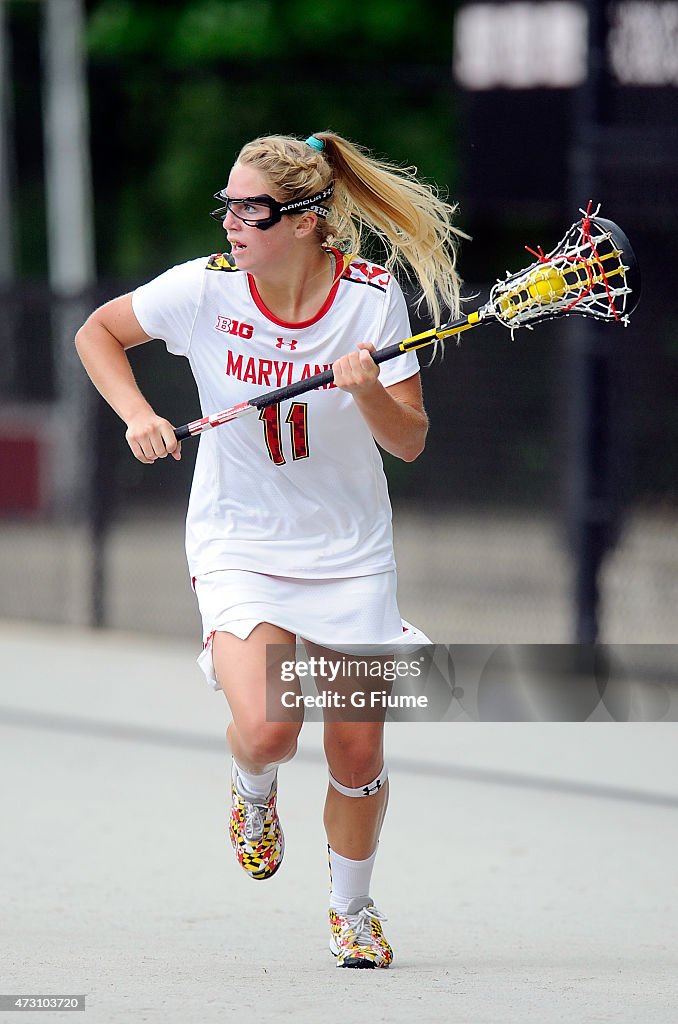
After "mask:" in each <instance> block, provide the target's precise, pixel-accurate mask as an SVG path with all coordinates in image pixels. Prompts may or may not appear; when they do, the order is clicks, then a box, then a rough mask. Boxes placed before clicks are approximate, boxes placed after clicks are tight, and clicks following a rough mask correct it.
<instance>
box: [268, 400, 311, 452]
mask: <svg viewBox="0 0 678 1024" xmlns="http://www.w3.org/2000/svg"><path fill="white" fill-rule="evenodd" d="M259 419H260V420H262V422H263V424H264V440H265V441H266V447H267V449H268V454H269V458H270V459H271V461H272V462H273V463H275V465H276V466H284V465H285V456H284V454H283V449H282V427H281V423H280V405H267V406H266V407H265V408H264V409H262V410H261V412H260V413H259ZM285 423H289V425H290V439H291V443H292V458H293V459H294V460H295V461H296V460H297V459H307V458H308V454H309V452H308V403H307V402H292V405H291V406H290V411H289V412H288V414H287V416H286V417H285Z"/></svg>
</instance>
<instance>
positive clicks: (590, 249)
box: [482, 204, 640, 331]
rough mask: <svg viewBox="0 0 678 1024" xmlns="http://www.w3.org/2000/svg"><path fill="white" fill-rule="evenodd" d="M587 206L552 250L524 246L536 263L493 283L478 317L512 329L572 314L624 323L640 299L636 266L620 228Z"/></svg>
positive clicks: (638, 276) (638, 275)
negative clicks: (535, 258)
mask: <svg viewBox="0 0 678 1024" xmlns="http://www.w3.org/2000/svg"><path fill="white" fill-rule="evenodd" d="M590 206H591V204H589V208H588V210H587V211H586V212H585V213H584V215H583V217H582V219H581V220H580V221H577V222H576V223H574V224H573V225H572V227H571V228H570V229H569V231H568V232H567V233H566V235H565V236H564V238H563V239H562V240H561V241H560V242H559V243H558V245H557V246H556V247H555V249H553V251H552V252H550V253H548V254H546V255H545V254H544V253H543V252H542V250H541V248H540V249H539V250H538V251H536V252H535V251H534V250H533V249H530V248H528V247H527V246H526V248H527V249H528V252H531V253H532V254H533V255H534V256H537V262H536V263H533V264H531V265H530V266H529V267H527V269H526V270H521V271H520V272H519V273H517V274H511V275H510V276H507V277H506V279H505V280H503V281H497V283H496V284H495V286H494V287H493V289H492V291H491V292H490V298H489V300H488V302H487V303H486V305H485V306H484V307H483V310H482V313H483V316H488V317H489V316H491V317H494V318H495V319H496V320H498V321H499V322H500V323H502V324H504V326H505V327H509V328H510V329H511V330H512V331H513V330H514V329H515V328H517V327H530V326H531V325H532V324H535V323H539V322H540V321H542V320H551V319H553V318H554V317H558V316H569V315H572V314H577V315H580V316H592V317H595V318H596V319H598V320H616V321H619V322H621V323H623V324H625V325H627V324H628V322H629V316H630V315H631V313H632V312H633V310H634V309H635V308H636V306H637V304H638V299H639V297H640V271H639V269H638V263H637V261H636V257H635V255H634V252H633V249H632V248H631V244H630V242H629V240H628V238H627V237H626V235H625V234H624V232H623V231H622V230H621V228H620V227H619V226H618V225H617V224H615V223H614V222H613V221H611V220H605V219H604V218H603V217H599V216H598V215H597V213H596V214H593V215H592V214H590Z"/></svg>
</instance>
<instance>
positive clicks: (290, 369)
mask: <svg viewBox="0 0 678 1024" xmlns="http://www.w3.org/2000/svg"><path fill="white" fill-rule="evenodd" d="M335 255H336V258H337V265H338V268H339V269H338V273H337V277H336V279H335V283H334V286H333V287H332V289H331V291H330V293H329V295H328V297H327V300H326V301H325V303H324V305H323V306H322V308H321V309H320V310H319V311H318V313H317V315H316V316H315V317H313V319H312V320H308V321H305V322H304V323H298V324H290V323H285V322H284V321H282V320H280V319H278V318H277V317H275V316H274V315H273V314H272V313H271V312H270V311H269V310H268V309H267V308H266V307H265V305H264V303H263V301H262V300H261V297H260V296H259V294H258V292H257V289H256V285H255V282H254V279H253V278H252V277H251V275H250V274H247V273H245V272H242V271H238V270H237V268H235V267H234V266H233V265H232V262H231V259H230V257H227V256H224V255H221V254H219V255H216V256H212V257H210V258H209V259H207V258H204V257H203V258H202V259H197V260H191V261H190V262H188V263H183V264H180V265H179V266H176V267H173V268H172V269H171V270H168V271H166V272H165V273H164V274H161V275H160V276H159V277H157V278H155V280H153V281H150V282H149V283H148V284H145V285H142V286H141V287H140V288H137V290H136V291H135V292H134V294H133V296H132V302H133V308H134V312H135V314H136V317H137V319H138V320H139V323H140V324H141V326H142V328H143V329H144V331H146V333H147V334H149V335H150V336H151V337H157V338H161V339H163V340H164V341H165V343H166V345H167V348H168V350H169V351H170V352H171V353H174V354H176V355H182V356H186V357H187V358H188V360H189V363H190V365H191V369H192V371H193V375H194V377H195V380H196V383H197V386H198V393H199V396H200V403H201V407H202V413H203V415H207V414H209V413H214V412H218V411H219V410H221V409H225V408H228V407H230V406H232V405H236V404H238V403H240V402H243V401H247V400H248V399H250V398H253V397H254V396H256V395H260V394H262V393H263V392H265V391H269V390H272V389H273V388H278V387H282V386H284V385H287V384H291V383H293V382H295V381H298V380H302V379H304V378H306V377H310V376H311V375H312V374H315V373H318V372H320V371H322V370H324V369H326V368H329V367H330V366H331V364H332V363H333V362H334V361H335V360H336V359H338V358H339V357H340V356H342V355H345V354H346V353H347V352H350V351H353V350H354V349H355V347H356V344H357V343H358V342H361V341H369V342H372V343H373V344H374V346H375V347H376V348H383V347H385V346H386V345H390V344H392V343H393V342H398V341H402V340H403V338H406V337H407V336H408V335H409V334H410V325H409V320H408V314H407V307H406V305H405V300H404V297H403V294H402V292H401V290H400V288H399V286H398V284H397V282H396V281H395V280H394V279H393V277H392V276H391V275H390V274H389V273H388V272H387V271H386V270H384V269H383V268H382V267H378V266H376V265H375V264H372V263H369V262H367V261H365V260H362V259H355V260H353V261H351V260H350V259H349V258H347V257H342V256H341V254H340V253H338V252H337V253H335ZM418 371H419V364H418V361H417V357H416V355H415V354H414V353H407V354H405V355H401V356H398V357H397V358H395V359H393V360H389V361H387V362H386V363H383V364H381V372H380V380H381V382H382V383H383V384H384V385H385V386H386V387H388V386H389V385H392V384H395V383H397V382H398V381H402V380H406V379H407V378H408V377H412V376H413V375H414V374H415V373H417V372H418ZM186 443H188V444H190V443H192V442H190V441H189V442H186ZM186 552H187V556H188V563H189V570H190V573H191V575H192V576H200V575H203V574H205V573H209V572H213V571H215V570H217V569H248V570H252V571H256V572H264V573H269V574H272V575H279V576H290V577H302V578H333V577H347V576H361V575H369V574H372V573H377V572H383V571H385V570H387V569H391V568H393V566H394V558H393V541H392V532H391V507H390V503H389V498H388V491H387V486H386V478H385V475H384V471H383V466H382V461H381V456H380V454H379V451H378V448H377V446H376V444H375V441H374V439H373V437H372V434H371V432H370V430H369V427H368V426H367V424H366V423H365V421H364V419H363V417H362V416H361V414H360V412H359V410H358V408H357V406H356V404H355V402H354V401H353V398H352V396H351V395H350V394H349V393H348V392H345V391H342V390H341V389H339V388H336V387H335V386H334V385H333V384H332V385H329V386H328V387H325V388H321V389H317V390H315V391H309V392H307V393H305V394H303V395H300V396H299V397H298V398H297V399H292V400H289V401H286V402H282V403H281V404H280V405H275V406H271V407H269V408H268V409H265V410H262V411H261V413H260V414H259V415H258V416H257V414H256V413H252V414H251V416H248V417H247V416H246V417H244V418H243V419H240V420H235V421H234V422H232V423H228V424H225V425H224V426H221V427H217V428H216V429H214V430H210V431H208V432H207V433H205V434H203V435H202V436H201V438H200V448H199V451H198V456H197V461H196V467H195V473H194V477H193V485H192V488H191V496H190V501H189V509H188V517H187V524H186Z"/></svg>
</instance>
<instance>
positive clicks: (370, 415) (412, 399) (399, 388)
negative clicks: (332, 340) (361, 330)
mask: <svg viewBox="0 0 678 1024" xmlns="http://www.w3.org/2000/svg"><path fill="white" fill-rule="evenodd" d="M371 352H374V346H373V345H371V344H368V343H364V344H360V345H359V346H358V349H357V350H356V351H355V352H349V353H348V354H347V355H345V356H342V357H341V359H338V360H337V361H336V362H335V363H334V364H333V366H332V369H333V371H334V382H335V384H336V386H337V387H338V388H341V389H342V390H344V391H348V392H350V394H351V395H353V399H354V401H355V403H356V405H357V406H358V408H359V409H360V412H361V414H362V416H363V418H364V419H365V422H366V423H367V425H368V427H369V428H370V430H371V431H372V436H373V437H374V439H375V441H376V442H377V444H378V445H380V447H381V448H383V449H384V451H387V452H389V454H390V455H395V456H396V458H399V459H402V460H403V461H404V462H414V460H415V459H416V458H417V457H418V456H419V455H421V453H422V452H423V450H424V445H425V443H426V434H427V432H428V417H427V415H426V412H425V410H424V402H423V397H422V392H421V381H420V378H419V374H418V373H417V374H415V375H414V376H413V377H409V378H408V379H407V380H403V381H399V383H397V384H392V385H391V386H390V387H388V388H385V387H384V386H383V385H382V384H381V382H380V381H379V367H378V365H377V364H376V363H375V362H374V360H373V359H372V357H371V355H370V353H371Z"/></svg>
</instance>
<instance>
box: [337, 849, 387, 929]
mask: <svg viewBox="0 0 678 1024" xmlns="http://www.w3.org/2000/svg"><path fill="white" fill-rule="evenodd" d="M377 849H378V847H377ZM327 851H328V853H329V858H330V879H331V889H330V907H331V908H332V910H338V911H339V913H340V914H341V913H345V912H346V910H347V908H348V905H349V903H350V902H351V900H353V899H355V898H356V896H361V897H365V898H367V897H368V896H369V894H370V880H371V878H372V870H373V868H374V862H375V860H376V858H377V850H375V851H374V853H373V854H372V856H371V857H368V858H367V860H349V858H348V857H342V856H341V854H339V853H335V852H334V850H333V849H332V848H331V847H330V846H328V847H327Z"/></svg>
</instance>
